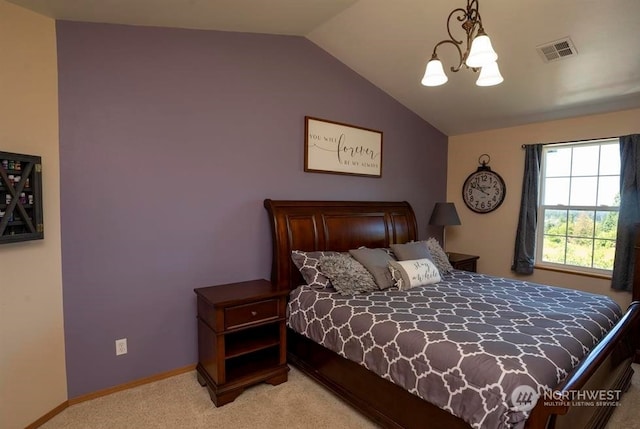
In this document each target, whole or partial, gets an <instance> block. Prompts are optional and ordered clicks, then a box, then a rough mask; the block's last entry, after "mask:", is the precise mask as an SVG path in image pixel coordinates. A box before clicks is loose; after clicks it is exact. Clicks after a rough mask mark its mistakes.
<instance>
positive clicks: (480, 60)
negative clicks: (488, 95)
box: [422, 0, 504, 86]
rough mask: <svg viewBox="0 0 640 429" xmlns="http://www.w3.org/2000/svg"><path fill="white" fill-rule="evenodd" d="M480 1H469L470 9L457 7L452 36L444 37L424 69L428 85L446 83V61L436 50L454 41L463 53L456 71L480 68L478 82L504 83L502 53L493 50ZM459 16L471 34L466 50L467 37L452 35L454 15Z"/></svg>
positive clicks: (452, 15)
mask: <svg viewBox="0 0 640 429" xmlns="http://www.w3.org/2000/svg"><path fill="white" fill-rule="evenodd" d="M478 1H479V0H467V9H466V10H465V9H463V8H461V7H459V8H457V9H454V10H452V11H451V13H450V14H449V18H447V32H448V33H449V38H448V39H445V40H442V41H440V42H438V43H436V45H435V46H434V47H433V54H432V55H431V60H429V62H428V63H427V69H426V70H425V72H424V77H423V78H422V84H423V85H425V86H439V85H443V84H445V83H446V82H447V81H448V80H449V78H448V77H447V75H446V74H445V73H444V68H443V67H442V62H441V61H440V60H439V59H438V55H437V53H436V51H437V50H438V47H439V46H440V45H444V44H451V45H453V46H454V47H455V48H456V49H457V51H458V54H459V56H460V62H459V63H458V65H457V66H451V71H452V72H457V71H459V70H460V69H461V68H462V66H463V65H464V66H466V67H467V68H468V69H469V68H470V69H471V70H473V71H474V72H477V71H478V69H480V75H479V76H478V80H477V81H476V85H478V86H493V85H497V84H499V83H500V82H502V81H503V80H504V79H503V78H502V75H501V74H500V70H499V69H498V63H497V62H496V60H497V59H498V54H496V51H494V50H493V47H492V46H491V40H489V36H487V33H485V32H484V27H483V26H482V18H480V12H479V10H478ZM454 16H455V17H456V19H457V20H458V22H461V23H462V25H461V27H462V29H463V30H464V31H465V33H466V34H467V40H466V42H467V43H466V45H465V51H464V52H462V49H461V48H462V43H463V40H457V39H456V38H455V37H453V35H452V34H451V27H450V25H451V18H453V17H454Z"/></svg>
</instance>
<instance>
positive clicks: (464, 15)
mask: <svg viewBox="0 0 640 429" xmlns="http://www.w3.org/2000/svg"><path fill="white" fill-rule="evenodd" d="M456 12H458V13H461V15H459V16H456V19H457V20H458V21H460V22H462V21H466V20H467V12H466V11H465V10H464V9H463V8H461V7H459V8H457V9H453V10H452V11H451V13H450V14H449V17H448V18H447V33H449V39H451V41H453V42H455V43H457V44H459V45H461V44H462V40H458V39H456V38H455V37H453V34H451V17H452V16H453V14H454V13H456Z"/></svg>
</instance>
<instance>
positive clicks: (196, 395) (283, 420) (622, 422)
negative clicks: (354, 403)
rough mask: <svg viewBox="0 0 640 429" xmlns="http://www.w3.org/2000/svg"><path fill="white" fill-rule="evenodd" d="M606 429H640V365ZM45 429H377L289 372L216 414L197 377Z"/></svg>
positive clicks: (142, 390) (108, 399) (118, 399)
mask: <svg viewBox="0 0 640 429" xmlns="http://www.w3.org/2000/svg"><path fill="white" fill-rule="evenodd" d="M634 370H635V371H636V373H635V374H634V377H633V384H632V386H631V388H630V389H629V391H628V392H627V393H626V394H625V395H624V397H623V399H622V405H621V406H620V407H618V408H617V409H616V410H615V412H614V414H613V416H612V418H611V420H610V421H609V424H608V425H607V429H632V428H634V429H640V407H638V405H640V365H634ZM41 427H42V428H45V429H58V428H60V429H62V428H64V429H103V428H104V429H119V428H122V429H124V428H127V429H131V428H136V429H138V428H180V429H181V428H185V429H187V428H188V429H191V428H193V429H196V428H207V429H216V428H233V429H244V428H251V429H261V428H280V427H284V428H313V429H323V428H326V429H338V428H377V426H376V425H375V424H374V423H372V422H371V421H369V420H367V419H366V418H364V417H362V416H361V415H360V414H358V412H356V411H354V410H353V409H352V408H351V407H349V406H348V405H346V404H344V403H343V402H342V401H340V400H339V399H337V398H336V397H335V396H334V395H332V394H331V393H329V392H328V391H327V390H325V389H324V388H322V387H321V386H319V385H318V384H316V383H315V382H314V381H312V380H311V379H309V378H307V377H306V376H304V375H303V374H302V373H301V372H299V371H297V370H296V369H295V368H291V372H290V373H289V381H288V382H286V383H283V384H281V385H279V386H270V385H267V384H260V385H257V386H254V387H252V388H250V389H247V390H246V391H245V392H244V393H243V394H242V395H240V396H239V397H238V398H237V399H236V400H235V401H234V402H232V403H230V404H227V405H225V406H224V407H220V408H215V406H214V405H213V403H212V402H211V400H210V399H209V394H208V393H207V390H206V388H204V387H201V386H200V385H199V384H198V382H197V381H196V375H195V372H190V373H187V374H182V375H178V376H175V377H171V378H168V379H165V380H161V381H157V382H154V383H150V384H147V385H144V386H140V387H136V388H133V389H129V390H126V391H122V392H117V393H114V394H111V395H109V396H104V397H101V398H98V399H94V400H91V401H87V402H83V403H80V404H77V405H73V406H71V407H69V408H67V409H66V410H65V411H63V412H62V413H61V414H59V415H57V416H56V417H54V418H53V419H51V420H50V421H49V422H47V423H45V424H44V425H43V426H41Z"/></svg>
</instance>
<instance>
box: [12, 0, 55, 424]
mask: <svg viewBox="0 0 640 429" xmlns="http://www.w3.org/2000/svg"><path fill="white" fill-rule="evenodd" d="M57 91H58V90H57V63H56V38H55V22H54V20H52V19H50V18H45V17H43V16H40V15H37V14H35V13H33V12H30V11H27V10H26V9H23V8H20V7H18V6H15V5H13V4H11V3H7V2H6V1H4V0H0V151H7V152H18V153H26V154H31V155H40V156H41V157H42V167H43V183H44V188H43V197H44V226H45V230H44V231H45V239H44V240H37V241H31V242H24V243H13V244H3V245H0V427H1V428H3V429H13V428H23V427H24V426H26V425H28V424H29V423H32V422H33V421H35V420H36V419H38V418H40V417H41V416H42V415H44V414H45V413H47V412H49V411H51V410H52V409H53V408H55V407H57V406H58V405H60V404H61V403H63V402H65V401H66V400H67V382H66V369H65V354H64V332H63V317H62V314H63V313H62V273H61V256H60V252H61V251H60V248H61V245H60V180H59V179H60V168H59V159H58V92H57Z"/></svg>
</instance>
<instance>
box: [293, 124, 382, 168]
mask: <svg viewBox="0 0 640 429" xmlns="http://www.w3.org/2000/svg"><path fill="white" fill-rule="evenodd" d="M304 130H305V136H304V171H308V172H314V173H333V174H351V175H356V176H369V177H382V132H381V131H376V130H370V129H368V128H362V127H355V126H353V125H348V124H342V123H340V122H333V121H327V120H324V119H318V118H312V117H310V116H305V127H304Z"/></svg>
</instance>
